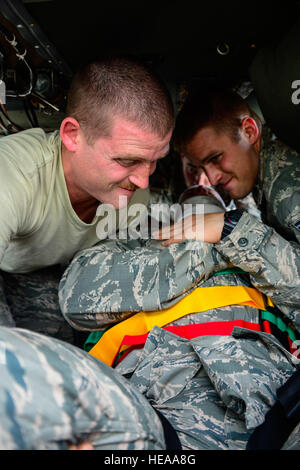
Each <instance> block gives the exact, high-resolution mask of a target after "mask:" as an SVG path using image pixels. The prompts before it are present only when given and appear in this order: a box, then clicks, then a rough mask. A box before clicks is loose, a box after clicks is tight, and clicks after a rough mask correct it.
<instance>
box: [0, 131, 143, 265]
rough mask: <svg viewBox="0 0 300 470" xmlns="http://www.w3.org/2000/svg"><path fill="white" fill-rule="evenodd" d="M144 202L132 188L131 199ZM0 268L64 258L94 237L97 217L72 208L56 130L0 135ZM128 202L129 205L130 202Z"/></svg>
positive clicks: (141, 195)
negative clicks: (85, 219) (87, 217)
mask: <svg viewBox="0 0 300 470" xmlns="http://www.w3.org/2000/svg"><path fill="white" fill-rule="evenodd" d="M135 200H138V202H142V203H145V204H147V201H148V192H147V191H137V192H136V195H135V197H134V198H132V201H131V204H133V203H134V202H135ZM0 201H1V202H0V269H2V270H4V271H8V272H19V273H21V272H29V271H34V270H36V269H39V268H42V267H46V266H51V265H54V264H59V263H66V262H68V261H69V260H70V259H71V258H72V257H73V255H74V254H75V253H76V252H77V251H79V250H81V249H83V248H88V247H91V246H93V245H94V244H95V243H97V242H99V238H98V236H97V233H96V227H97V223H98V222H99V220H100V218H99V217H98V216H97V215H96V216H95V217H94V219H93V221H92V222H91V223H90V224H87V223H85V222H83V221H82V220H81V219H80V218H79V217H78V216H77V214H76V212H75V211H74V210H73V208H72V205H71V202H70V199H69V195H68V191H67V187H66V182H65V178H64V173H63V167H62V162H61V139H60V135H59V131H55V132H52V133H48V134H46V133H45V132H44V131H43V130H42V129H39V128H36V129H29V130H26V131H22V132H19V133H17V134H14V135H10V136H7V137H3V138H1V139H0ZM131 204H130V205H131Z"/></svg>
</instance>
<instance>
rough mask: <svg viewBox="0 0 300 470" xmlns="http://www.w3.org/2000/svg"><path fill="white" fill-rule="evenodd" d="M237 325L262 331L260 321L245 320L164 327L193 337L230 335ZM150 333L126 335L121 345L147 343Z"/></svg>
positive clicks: (179, 334) (175, 332)
mask: <svg viewBox="0 0 300 470" xmlns="http://www.w3.org/2000/svg"><path fill="white" fill-rule="evenodd" d="M235 326H240V327H242V328H248V329H249V330H254V331H261V328H260V325H259V324H258V323H252V322H247V321H244V320H233V321H217V322H209V323H196V324H194V325H183V326H165V327H164V328H163V329H164V330H167V331H170V332H171V333H174V334H175V335H177V336H180V337H181V338H186V339H192V338H196V337H197V336H205V335H230V334H231V333H232V330H233V329H234V327H235ZM147 336H148V333H146V334H144V335H132V336H131V335H126V336H124V338H123V341H122V343H121V345H133V344H135V345H137V344H139V345H140V344H145V342H146V340H147Z"/></svg>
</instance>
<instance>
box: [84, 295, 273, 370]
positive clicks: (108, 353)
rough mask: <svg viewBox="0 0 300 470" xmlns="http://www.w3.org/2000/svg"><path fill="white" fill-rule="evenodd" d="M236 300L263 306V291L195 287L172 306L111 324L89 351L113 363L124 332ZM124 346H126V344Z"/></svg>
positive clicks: (135, 332) (139, 331) (135, 331)
mask: <svg viewBox="0 0 300 470" xmlns="http://www.w3.org/2000/svg"><path fill="white" fill-rule="evenodd" d="M237 304H239V305H248V306H250V307H254V308H258V309H260V310H265V303H264V298H263V295H262V294H261V293H260V292H259V291H258V290H256V289H253V288H251V287H246V286H218V287H198V288H196V289H194V290H193V291H192V292H191V293H190V294H188V295H187V296H186V297H184V298H183V299H181V300H179V301H178V302H177V303H176V304H175V305H173V306H172V307H169V308H166V309H163V310H158V311H155V312H139V313H136V314H135V315H133V316H132V317H130V318H128V319H127V320H124V321H122V322H120V323H118V324H117V325H115V326H113V327H112V328H110V329H109V330H107V331H106V332H105V333H104V334H103V336H102V337H101V339H100V340H99V341H98V343H96V344H95V346H94V347H93V348H92V349H91V350H90V351H89V353H90V354H91V355H92V356H95V357H97V358H98V359H100V360H101V361H103V362H105V363H106V364H108V365H112V363H113V361H114V358H115V356H116V354H117V353H118V352H119V349H120V344H121V343H122V340H123V337H124V335H142V334H145V333H148V332H149V331H150V330H151V329H152V328H153V327H154V326H160V327H163V326H165V325H167V324H168V323H171V322H173V321H175V320H177V319H178V318H181V317H183V316H185V315H188V314H190V313H199V312H205V311H206V310H211V309H213V308H218V307H225V306H228V305H237ZM124 348H125V349H127V348H128V346H127V347H126V346H124Z"/></svg>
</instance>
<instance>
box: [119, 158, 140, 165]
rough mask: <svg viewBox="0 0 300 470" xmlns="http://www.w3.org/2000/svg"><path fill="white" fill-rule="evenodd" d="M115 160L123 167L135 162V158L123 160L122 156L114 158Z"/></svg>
mask: <svg viewBox="0 0 300 470" xmlns="http://www.w3.org/2000/svg"><path fill="white" fill-rule="evenodd" d="M116 162H117V163H119V165H121V166H125V167H130V166H133V165H135V164H136V161H135V160H123V159H122V158H118V159H116Z"/></svg>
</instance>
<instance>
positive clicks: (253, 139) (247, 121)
mask: <svg viewBox="0 0 300 470" xmlns="http://www.w3.org/2000/svg"><path fill="white" fill-rule="evenodd" d="M241 130H242V133H243V135H244V136H245V137H247V139H248V140H249V142H250V144H252V145H255V144H256V143H257V142H258V140H259V137H260V129H259V127H258V125H257V123H256V121H255V119H253V118H252V117H250V116H247V117H245V118H244V119H243V120H242V124H241Z"/></svg>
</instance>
